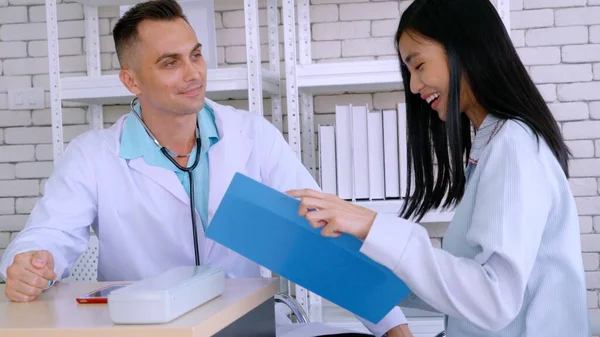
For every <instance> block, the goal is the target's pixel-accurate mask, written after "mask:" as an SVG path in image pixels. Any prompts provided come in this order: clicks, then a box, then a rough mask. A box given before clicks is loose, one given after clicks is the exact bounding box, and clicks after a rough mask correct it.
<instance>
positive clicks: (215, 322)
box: [0, 278, 279, 337]
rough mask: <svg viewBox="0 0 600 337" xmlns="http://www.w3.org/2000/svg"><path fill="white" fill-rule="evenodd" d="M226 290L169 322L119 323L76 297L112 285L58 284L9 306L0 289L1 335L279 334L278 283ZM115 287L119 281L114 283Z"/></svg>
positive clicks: (232, 283)
mask: <svg viewBox="0 0 600 337" xmlns="http://www.w3.org/2000/svg"><path fill="white" fill-rule="evenodd" d="M226 282H227V284H226V289H225V292H224V293H223V294H222V295H221V296H219V297H217V298H215V299H213V300H212V301H210V302H208V303H206V304H204V305H202V306H200V307H198V308H196V309H194V310H192V311H190V312H188V313H187V314H185V315H183V316H181V317H179V318H177V319H175V320H173V321H171V322H169V323H167V324H157V325H115V324H113V323H112V321H111V320H110V317H109V315H108V305H107V304H79V303H77V302H76V300H75V298H76V297H78V296H81V295H83V294H85V293H88V292H90V291H93V290H95V289H97V288H100V287H102V286H106V285H109V284H111V283H83V282H77V283H59V284H57V285H55V287H53V288H52V289H49V290H47V291H45V292H44V293H43V294H42V295H41V296H40V297H39V298H38V299H36V300H34V301H32V302H28V303H16V302H11V301H10V300H9V299H7V298H6V296H5V295H4V287H5V286H4V285H0V336H2V337H25V336H27V337H38V336H39V337H139V336H144V337H154V336H165V337H198V336H219V337H221V336H240V330H241V331H243V336H275V318H274V302H273V296H274V295H275V294H276V293H277V292H278V291H279V280H278V279H265V278H260V279H227V280H226ZM113 283H116V282H113Z"/></svg>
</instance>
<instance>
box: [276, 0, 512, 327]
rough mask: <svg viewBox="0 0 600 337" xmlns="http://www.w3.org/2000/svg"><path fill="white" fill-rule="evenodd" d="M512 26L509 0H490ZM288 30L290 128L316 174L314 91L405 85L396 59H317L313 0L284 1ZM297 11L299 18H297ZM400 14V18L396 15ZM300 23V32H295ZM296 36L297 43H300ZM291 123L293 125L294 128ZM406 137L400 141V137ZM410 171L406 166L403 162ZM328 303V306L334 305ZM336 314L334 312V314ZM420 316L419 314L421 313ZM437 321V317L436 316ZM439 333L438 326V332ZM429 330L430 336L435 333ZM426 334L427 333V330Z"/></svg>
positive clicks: (436, 215)
mask: <svg viewBox="0 0 600 337" xmlns="http://www.w3.org/2000/svg"><path fill="white" fill-rule="evenodd" d="M492 3H494V5H495V6H496V8H497V10H498V11H499V14H500V16H501V18H502V20H503V22H504V24H505V26H506V27H507V28H508V29H509V31H510V2H509V0H492ZM282 6H283V14H284V15H283V24H284V34H285V45H284V47H285V66H286V93H287V111H288V121H289V125H290V128H289V130H288V133H289V135H288V136H289V141H290V144H291V145H292V147H293V149H294V150H295V151H296V153H297V154H298V156H301V157H302V161H303V163H304V165H305V166H306V167H307V168H308V169H309V170H310V171H311V172H312V173H313V176H315V177H316V144H315V143H314V141H315V137H314V133H315V125H314V124H315V123H314V110H313V95H320V94H334V93H345V92H350V93H358V92H378V91H395V90H403V85H402V78H401V74H400V68H399V62H398V60H373V61H360V62H356V61H353V62H338V63H320V64H317V63H313V61H312V53H311V41H312V34H311V21H310V1H309V0H283V2H282ZM296 11H298V15H297V18H298V21H297V22H296V15H295V14H296V13H295V12H296ZM398 19H399V18H398ZM296 25H297V36H296V35H295V34H294V32H295V31H296V29H295V27H296ZM296 40H298V41H297V42H298V44H297V45H298V48H296ZM292 126H293V127H292ZM401 141H402V140H401ZM400 169H401V170H402V169H404V170H406V167H401V168H400ZM402 203H403V201H402V200H386V201H367V202H362V201H361V202H357V204H360V205H362V206H365V207H367V208H370V209H373V210H375V211H377V212H382V213H387V214H397V212H398V211H399V210H400V209H401V207H402ZM452 215H453V212H446V211H442V212H430V213H429V214H427V215H426V216H425V218H424V219H423V220H422V221H421V222H422V223H426V222H448V221H450V220H451V219H452ZM299 300H300V303H302V304H303V305H304V304H306V310H307V312H308V314H309V316H310V317H311V319H312V320H321V321H326V322H328V323H331V324H336V325H339V326H343V327H353V328H355V329H357V330H362V329H363V328H362V324H360V323H359V322H358V321H350V322H348V320H347V317H346V318H345V319H344V318H342V317H339V315H338V316H336V317H335V318H334V319H333V321H332V318H331V317H324V316H323V314H324V312H326V311H325V310H324V306H323V304H322V303H323V301H322V299H321V298H320V297H319V296H317V295H316V294H313V293H309V292H303V293H301V294H300V299H299ZM330 306H331V305H329V307H328V308H329V309H328V310H329V311H331V310H330ZM334 316H335V315H334ZM336 319H337V321H336ZM419 319H420V318H419ZM434 321H435V324H438V323H439V322H438V321H437V320H434ZM438 332H439V331H438ZM433 335H435V334H430V335H428V336H433ZM424 336H425V335H424Z"/></svg>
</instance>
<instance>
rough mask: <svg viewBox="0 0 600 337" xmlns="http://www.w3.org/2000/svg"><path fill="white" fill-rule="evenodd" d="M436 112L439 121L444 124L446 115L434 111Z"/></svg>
mask: <svg viewBox="0 0 600 337" xmlns="http://www.w3.org/2000/svg"><path fill="white" fill-rule="evenodd" d="M436 112H437V115H438V117H439V119H441V120H442V121H443V122H445V121H446V113H445V112H443V111H436Z"/></svg>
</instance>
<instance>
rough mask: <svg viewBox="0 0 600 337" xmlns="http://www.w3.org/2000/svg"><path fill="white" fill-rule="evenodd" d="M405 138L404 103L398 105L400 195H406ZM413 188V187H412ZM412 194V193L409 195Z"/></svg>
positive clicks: (406, 164)
mask: <svg viewBox="0 0 600 337" xmlns="http://www.w3.org/2000/svg"><path fill="white" fill-rule="evenodd" d="M406 141H407V138H406V103H398V152H399V155H400V161H399V162H400V195H401V196H405V195H406V188H407V186H408V161H407V158H406V154H407V153H408V147H407V142H406ZM413 188H414V185H413ZM410 194H412V191H411V193H410Z"/></svg>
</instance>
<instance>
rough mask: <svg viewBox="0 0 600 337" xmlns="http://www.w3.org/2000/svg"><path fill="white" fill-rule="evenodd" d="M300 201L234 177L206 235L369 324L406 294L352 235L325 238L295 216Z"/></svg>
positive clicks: (396, 280) (248, 180)
mask: <svg viewBox="0 0 600 337" xmlns="http://www.w3.org/2000/svg"><path fill="white" fill-rule="evenodd" d="M299 205H300V202H299V201H298V200H297V199H295V198H292V197H290V196H289V195H287V194H284V193H281V192H279V191H277V190H274V189H272V188H270V187H268V186H265V185H263V184H261V183H259V182H257V181H255V180H253V179H251V178H248V177H246V176H244V175H242V174H239V173H237V174H236V175H235V176H234V178H233V180H232V182H231V184H230V185H229V187H228V189H227V191H226V193H225V196H224V197H223V200H222V201H221V204H220V205H219V208H218V209H217V211H216V213H215V216H214V217H213V219H212V221H211V223H210V226H208V230H207V231H206V236H207V237H208V238H210V239H212V240H214V241H216V242H218V243H220V244H221V245H223V246H226V247H228V248H229V249H231V250H233V251H235V252H237V253H238V254H240V255H242V256H245V257H246V258H248V259H250V260H252V261H254V262H255V263H257V264H259V265H262V266H264V267H266V268H268V269H270V270H271V271H273V272H275V273H277V274H279V275H281V276H282V277H284V278H287V279H289V280H290V281H292V282H294V283H296V284H298V285H300V286H302V287H304V288H306V289H308V290H310V291H312V292H314V293H316V294H317V295H319V296H321V297H323V298H325V299H327V300H329V301H331V302H332V303H335V304H337V305H338V306H340V307H342V308H344V309H346V310H348V311H350V312H352V313H353V314H355V315H357V316H359V317H362V318H364V319H366V320H368V321H370V322H373V323H378V322H379V321H380V320H381V319H382V318H383V317H384V316H385V315H386V314H387V313H388V312H389V311H390V310H391V309H392V308H393V307H394V306H396V305H397V304H398V303H400V301H401V300H402V299H404V298H405V297H406V296H407V295H408V294H409V293H410V290H409V289H408V287H407V286H406V285H405V284H404V282H402V281H401V280H400V279H399V278H398V277H397V276H395V275H394V273H392V271H390V270H389V269H388V268H386V267H384V266H383V265H381V264H378V263H376V262H374V261H373V260H371V259H369V258H368V257H366V256H365V255H364V254H362V253H361V252H360V251H359V249H360V247H361V245H362V242H361V241H360V240H358V239H356V238H354V237H352V236H350V235H342V236H341V237H338V238H328V237H323V236H322V235H321V230H320V229H314V228H312V227H311V226H310V224H309V223H308V221H307V220H306V219H304V218H303V217H300V216H299V215H298V207H299Z"/></svg>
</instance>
